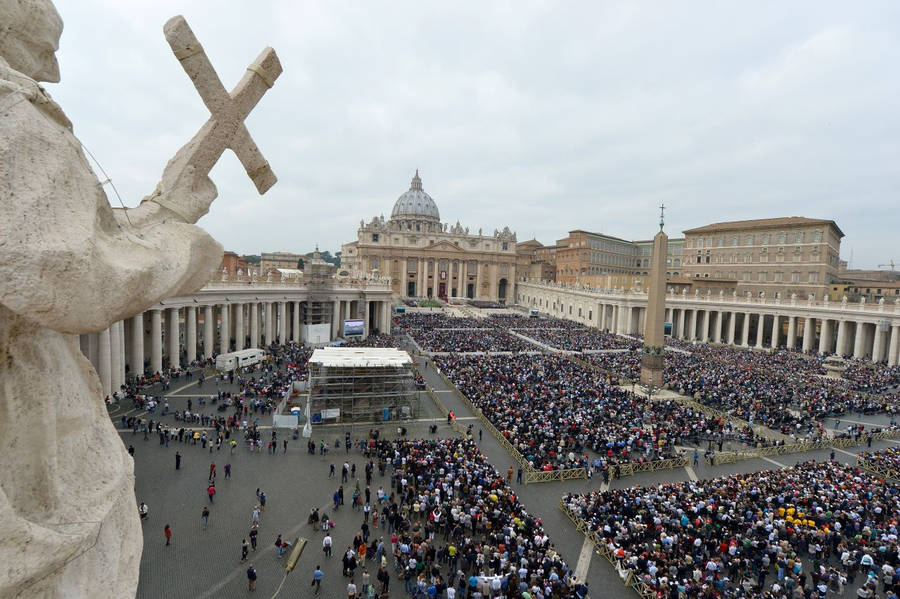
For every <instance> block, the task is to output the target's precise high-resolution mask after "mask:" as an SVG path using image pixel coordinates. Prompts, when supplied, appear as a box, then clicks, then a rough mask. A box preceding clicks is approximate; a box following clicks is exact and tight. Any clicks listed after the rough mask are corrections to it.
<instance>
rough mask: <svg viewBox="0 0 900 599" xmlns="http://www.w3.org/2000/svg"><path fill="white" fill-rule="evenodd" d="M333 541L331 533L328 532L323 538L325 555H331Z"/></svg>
mask: <svg viewBox="0 0 900 599" xmlns="http://www.w3.org/2000/svg"><path fill="white" fill-rule="evenodd" d="M332 543H333V541H332V540H331V533H328V532H326V533H325V538H324V539H322V551H323V552H324V553H325V557H331V545H332Z"/></svg>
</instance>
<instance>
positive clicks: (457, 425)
mask: <svg viewBox="0 0 900 599" xmlns="http://www.w3.org/2000/svg"><path fill="white" fill-rule="evenodd" d="M425 392H426V393H427V394H428V396H429V397H430V398H431V401H433V402H434V405H435V406H437V409H438V410H439V411H440V413H441V414H442V415H443V416H444V418H446V417H447V414H449V413H450V410H448V409H447V406H445V405H444V402H442V401H441V400H440V399H439V398H438V396H437V393H435V392H434V390H433V389H432V388H431V387H427V388H426V389H425ZM450 428H452V429H453V430H454V431H456V432H457V433H459V434H460V436H462V437H465V436H466V429H464V428H463V426H462V425H461V424H460V423H459V422H457V421H456V418H454V419H453V420H451V421H450Z"/></svg>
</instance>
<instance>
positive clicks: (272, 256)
mask: <svg viewBox="0 0 900 599" xmlns="http://www.w3.org/2000/svg"><path fill="white" fill-rule="evenodd" d="M259 258H260V259H259V272H261V273H267V272H269V271H270V270H275V269H278V268H294V269H295V268H297V264H298V263H299V262H300V260H302V259H305V256H303V255H302V254H294V253H291V252H263V253H262V254H260V257H259Z"/></svg>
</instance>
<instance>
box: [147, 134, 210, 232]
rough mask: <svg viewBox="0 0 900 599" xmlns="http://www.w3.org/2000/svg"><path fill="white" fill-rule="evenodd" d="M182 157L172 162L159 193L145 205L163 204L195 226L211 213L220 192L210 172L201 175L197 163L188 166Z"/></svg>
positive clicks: (163, 176)
mask: <svg viewBox="0 0 900 599" xmlns="http://www.w3.org/2000/svg"><path fill="white" fill-rule="evenodd" d="M182 154H183V153H182V152H181V151H179V152H178V154H176V155H175V157H174V158H173V159H172V160H170V161H169V164H167V165H166V169H165V170H164V171H163V175H162V179H161V180H160V182H159V185H157V186H156V190H155V191H154V192H153V193H152V194H151V195H150V196H148V197H147V198H145V199H144V202H147V201H150V202H154V203H156V204H159V205H160V206H162V207H164V208H166V209H168V210H169V211H170V212H173V213H175V214H176V215H178V216H179V217H180V218H181V219H182V220H184V222H187V223H191V224H193V223H195V222H197V221H198V220H200V217H202V216H203V215H204V214H206V213H207V212H209V205H210V204H212V202H213V200H215V199H216V195H217V192H216V186H215V185H214V184H213V182H212V181H211V180H210V178H209V177H208V176H207V173H199V172H197V169H196V167H195V166H194V165H193V164H190V163H185V161H184V160H183V159H181V157H182Z"/></svg>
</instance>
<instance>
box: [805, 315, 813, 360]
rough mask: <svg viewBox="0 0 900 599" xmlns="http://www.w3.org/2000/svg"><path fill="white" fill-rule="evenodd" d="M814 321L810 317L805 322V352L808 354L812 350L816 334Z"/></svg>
mask: <svg viewBox="0 0 900 599" xmlns="http://www.w3.org/2000/svg"><path fill="white" fill-rule="evenodd" d="M813 322H814V321H813V319H812V318H810V317H809V316H807V317H806V319H805V320H804V321H803V351H804V352H808V351H809V350H811V349H812V345H813V335H814V334H815V325H814V324H813Z"/></svg>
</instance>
